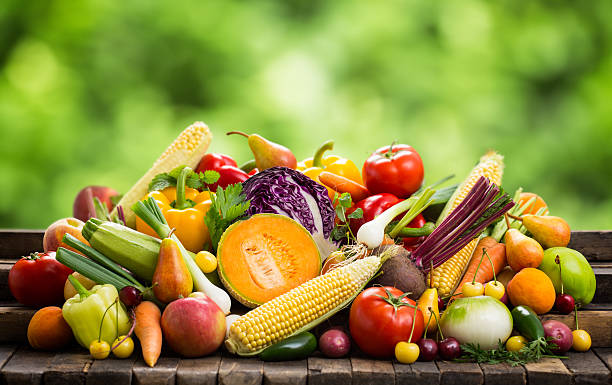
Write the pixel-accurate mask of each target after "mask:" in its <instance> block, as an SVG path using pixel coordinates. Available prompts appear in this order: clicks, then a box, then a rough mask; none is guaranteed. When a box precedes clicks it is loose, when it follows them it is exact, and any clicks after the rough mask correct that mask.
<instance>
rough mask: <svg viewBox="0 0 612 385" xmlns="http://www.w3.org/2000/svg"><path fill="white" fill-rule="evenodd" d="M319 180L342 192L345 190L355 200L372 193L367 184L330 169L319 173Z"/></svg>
mask: <svg viewBox="0 0 612 385" xmlns="http://www.w3.org/2000/svg"><path fill="white" fill-rule="evenodd" d="M319 181H320V182H321V183H323V184H324V185H325V186H327V187H329V188H331V189H333V190H335V191H337V192H339V193H340V194H342V193H345V192H347V193H349V194H351V199H352V200H353V202H359V201H360V200H363V199H365V198H367V197H369V196H370V195H372V194H370V192H369V191H368V189H367V188H365V186H363V185H361V184H359V183H357V182H354V181H352V180H350V179H348V178H345V177H343V176H340V175H336V174H332V173H331V172H328V171H323V172H322V173H320V174H319Z"/></svg>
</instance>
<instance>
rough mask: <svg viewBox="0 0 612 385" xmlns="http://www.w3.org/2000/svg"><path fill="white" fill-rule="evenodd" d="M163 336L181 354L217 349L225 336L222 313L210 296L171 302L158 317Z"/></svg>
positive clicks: (195, 354)
mask: <svg viewBox="0 0 612 385" xmlns="http://www.w3.org/2000/svg"><path fill="white" fill-rule="evenodd" d="M161 327H162V332H163V334H164V338H165V339H166V341H167V342H168V344H169V345H170V347H171V348H172V350H174V351H175V352H177V353H178V354H180V355H181V356H183V357H201V356H205V355H207V354H210V353H212V352H214V351H215V350H217V349H218V348H219V346H221V344H222V343H223V339H224V338H225V314H223V311H221V309H220V308H219V306H217V304H216V303H214V302H213V301H212V300H211V299H210V298H208V297H206V298H204V297H201V298H193V297H191V298H189V297H188V298H181V299H177V300H176V301H172V302H170V304H169V305H168V306H166V309H165V310H164V314H162V317H161Z"/></svg>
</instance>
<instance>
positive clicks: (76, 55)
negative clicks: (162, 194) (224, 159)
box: [0, 0, 612, 229]
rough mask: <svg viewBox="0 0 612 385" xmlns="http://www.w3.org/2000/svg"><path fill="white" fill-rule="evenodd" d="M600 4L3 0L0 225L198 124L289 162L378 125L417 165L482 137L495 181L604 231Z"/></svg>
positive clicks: (607, 162) (473, 146)
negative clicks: (497, 169) (253, 139)
mask: <svg viewBox="0 0 612 385" xmlns="http://www.w3.org/2000/svg"><path fill="white" fill-rule="evenodd" d="M610 20H612V2H610V1H608V0H601V1H582V2H576V1H531V2H516V1H511V0H507V1H496V2H491V1H479V0H445V1H363V2H361V1H358V2H353V1H339V0H336V1H321V0H291V1H288V0H285V1H257V2H250V1H227V0H224V1H192V2H151V1H128V2H112V1H111V2H109V1H100V0H98V1H73V0H55V1H20V0H4V1H2V4H0V197H1V199H0V227H4V228H45V227H46V226H47V225H48V224H50V223H51V222H52V221H54V220H55V219H57V218H60V217H65V216H70V215H72V201H73V198H74V196H75V195H76V193H77V192H78V191H79V190H80V189H81V188H82V187H84V186H86V185H92V184H95V185H108V186H111V187H114V188H115V189H117V190H119V191H126V190H127V189H128V188H129V187H130V186H131V184H133V183H134V182H135V181H136V180H137V179H138V178H139V176H140V175H142V174H143V173H144V172H145V171H146V170H147V169H148V168H149V167H150V166H151V164H152V162H153V161H154V160H155V159H156V158H157V157H158V156H159V154H160V153H161V152H162V151H163V150H164V149H165V148H166V147H167V146H168V144H169V143H170V142H171V141H172V140H173V139H174V138H175V137H176V136H177V135H178V134H179V132H180V131H181V130H182V129H183V128H184V127H186V126H188V125H189V124H191V123H192V122H193V121H195V120H203V121H205V122H206V123H207V124H208V125H209V126H210V127H211V129H212V131H213V134H214V135H215V139H214V140H213V143H212V146H211V150H212V151H216V152H224V153H228V154H230V155H232V156H234V157H235V158H236V159H237V161H238V162H239V163H240V162H242V161H246V160H248V159H249V158H250V157H251V156H250V153H249V149H248V147H247V144H246V140H245V139H244V138H241V137H237V136H232V137H226V136H225V135H224V133H225V132H226V131H229V130H233V129H240V130H244V131H247V132H250V133H254V132H256V133H259V134H261V135H263V136H265V137H267V138H269V139H271V140H274V141H277V142H280V143H282V144H284V145H286V146H287V147H290V148H291V149H292V150H293V151H294V153H295V154H296V156H297V158H298V159H302V158H304V157H306V156H309V155H311V153H312V152H313V151H314V149H315V147H317V146H318V145H319V144H320V143H322V142H323V141H325V140H327V139H334V140H335V141H336V147H335V150H336V151H335V152H337V153H339V154H341V155H345V156H348V157H351V158H352V159H353V160H354V161H355V162H356V163H358V164H359V165H361V164H362V163H363V161H364V160H365V159H366V158H367V156H368V154H369V153H370V152H371V151H373V150H374V149H376V148H377V147H380V146H384V145H387V144H389V143H391V141H393V140H398V141H399V142H403V143H408V144H411V145H412V146H414V147H415V148H416V149H417V150H418V151H419V152H420V154H421V157H422V158H423V161H424V164H425V169H426V179H427V180H428V181H429V182H432V181H435V180H437V179H439V178H441V177H443V176H446V175H448V174H453V173H454V174H456V175H457V178H456V180H459V179H461V178H462V177H464V176H465V175H466V174H467V173H468V172H469V170H470V169H471V167H472V166H473V165H474V164H475V162H476V161H477V159H478V158H479V157H480V156H481V155H482V154H483V153H484V152H485V151H486V150H487V149H489V148H493V149H497V150H498V151H500V152H501V153H502V154H503V155H505V160H506V171H505V175H504V183H503V184H504V187H505V188H506V189H507V190H511V191H514V189H515V188H517V187H518V186H523V187H524V188H525V189H526V190H529V191H533V192H536V193H538V194H540V195H541V196H543V197H544V198H545V200H546V201H547V202H548V204H549V207H550V209H551V212H552V214H556V215H560V216H563V217H565V218H566V219H567V220H568V221H569V222H570V224H571V225H572V227H573V228H574V229H612V194H610V189H611V188H612V171H611V169H612V149H611V146H612V108H611V107H612V51H611V48H612V23H610Z"/></svg>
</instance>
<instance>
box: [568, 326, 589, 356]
mask: <svg viewBox="0 0 612 385" xmlns="http://www.w3.org/2000/svg"><path fill="white" fill-rule="evenodd" d="M572 337H573V342H572V348H573V349H574V350H575V351H577V352H586V351H587V350H589V349H590V348H591V336H590V335H589V333H587V332H586V331H585V330H582V329H578V330H574V331H573V332H572Z"/></svg>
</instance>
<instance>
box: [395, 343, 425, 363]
mask: <svg viewBox="0 0 612 385" xmlns="http://www.w3.org/2000/svg"><path fill="white" fill-rule="evenodd" d="M419 353H420V349H419V345H417V344H415V343H413V342H406V341H401V342H398V343H397V345H395V358H396V359H397V360H398V361H399V362H400V363H402V364H412V363H413V362H415V361H416V360H417V359H418V358H419Z"/></svg>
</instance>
